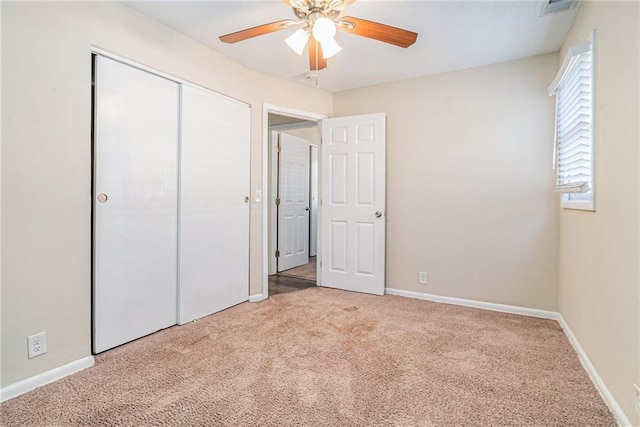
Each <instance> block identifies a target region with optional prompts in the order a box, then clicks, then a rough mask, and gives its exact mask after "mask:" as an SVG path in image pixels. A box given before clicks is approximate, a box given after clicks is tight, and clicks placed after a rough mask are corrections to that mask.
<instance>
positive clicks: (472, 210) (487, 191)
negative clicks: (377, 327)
mask: <svg viewBox="0 0 640 427" xmlns="http://www.w3.org/2000/svg"><path fill="white" fill-rule="evenodd" d="M556 68H557V55H555V54H549V55H544V56H537V57H533V58H528V59H523V60H518V61H513V62H508V63H503V64H497V65H491V66H487V67H481V68H474V69H469V70H464V71H458V72H453V73H447V74H440V75H435V76H429V77H423V78H418V79H412V80H406V81H402V82H396V83H390V84H383V85H377V86H372V87H366V88H362V89H355V90H350V91H345V92H339V93H336V94H334V115H336V116H341V115H350V114H364V113H372V112H385V113H386V114H387V218H388V228H387V278H386V283H387V287H390V288H396V289H402V290H407V291H415V292H426V293H432V294H438V295H446V296H452V297H460V298H469V299H474V300H481V301H490V302H497V303H504V304H513V305H519V306H525V307H534V308H540V309H547V310H555V309H556V294H557V287H556V282H557V261H556V259H557V255H558V253H557V205H558V200H557V198H556V196H555V195H554V194H553V192H552V191H551V188H552V187H553V184H554V175H553V171H552V170H551V159H552V144H553V120H554V119H553V114H554V112H553V108H554V104H553V100H552V99H551V98H550V97H549V96H548V95H547V94H546V88H547V86H548V84H549V82H550V81H551V80H552V78H553V76H554V74H555V70H556ZM418 271H426V272H427V273H428V280H429V284H428V285H427V286H424V285H419V284H418Z"/></svg>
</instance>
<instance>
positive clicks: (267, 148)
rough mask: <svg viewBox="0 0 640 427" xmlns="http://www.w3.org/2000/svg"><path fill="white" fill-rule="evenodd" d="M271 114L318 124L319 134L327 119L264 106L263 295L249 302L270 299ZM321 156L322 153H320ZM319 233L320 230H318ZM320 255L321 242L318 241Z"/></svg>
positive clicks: (300, 111) (320, 147)
mask: <svg viewBox="0 0 640 427" xmlns="http://www.w3.org/2000/svg"><path fill="white" fill-rule="evenodd" d="M269 114H277V115H279V116H286V117H292V118H296V119H302V120H307V121H310V122H316V123H317V124H318V132H320V121H321V120H322V119H326V118H327V116H326V115H325V114H319V113H312V112H309V111H303V110H297V109H294V108H288V107H282V106H278V105H272V104H267V103H263V104H262V195H263V197H262V293H261V294H257V295H251V296H249V301H252V302H257V301H262V300H264V299H266V298H268V297H269V255H270V253H269V250H270V249H269V248H270V243H271V242H270V240H271V239H270V236H269V231H270V227H269V210H270V209H269V206H270V204H271V202H270V201H269V200H268V198H269V181H270V179H269V176H270V174H271V170H272V166H271V142H270V130H269ZM318 150H322V145H321V144H320V145H318ZM318 155H320V151H319V152H318ZM321 211H322V208H321V206H318V218H320V216H321V215H322V213H321ZM318 233H320V230H319V229H318ZM318 253H320V242H319V239H318ZM317 283H318V285H320V284H321V283H322V281H321V276H320V274H318V277H317Z"/></svg>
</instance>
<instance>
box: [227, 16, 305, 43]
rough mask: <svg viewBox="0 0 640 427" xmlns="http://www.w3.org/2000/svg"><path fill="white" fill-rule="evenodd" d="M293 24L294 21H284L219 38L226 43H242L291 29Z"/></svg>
mask: <svg viewBox="0 0 640 427" xmlns="http://www.w3.org/2000/svg"><path fill="white" fill-rule="evenodd" d="M292 23H293V21H291V20H290V19H284V20H282V21H276V22H271V23H269V24H264V25H258V26H257V27H252V28H247V29H246V30H241V31H236V32H235V33H230V34H225V35H224V36H220V37H219V38H220V41H222V42H225V43H236V42H241V41H243V40H247V39H250V38H252V37H257V36H261V35H263V34H269V33H273V32H275V31H280V30H284V29H285V28H289V27H290V26H291V24H292Z"/></svg>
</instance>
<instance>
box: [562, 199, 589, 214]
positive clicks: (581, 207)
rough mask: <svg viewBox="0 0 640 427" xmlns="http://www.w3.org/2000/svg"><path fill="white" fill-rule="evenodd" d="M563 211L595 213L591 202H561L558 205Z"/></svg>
mask: <svg viewBox="0 0 640 427" xmlns="http://www.w3.org/2000/svg"><path fill="white" fill-rule="evenodd" d="M560 206H561V207H562V208H563V209H572V210H578V211H588V212H595V211H596V209H595V205H594V203H593V200H563V201H562V204H561V205H560Z"/></svg>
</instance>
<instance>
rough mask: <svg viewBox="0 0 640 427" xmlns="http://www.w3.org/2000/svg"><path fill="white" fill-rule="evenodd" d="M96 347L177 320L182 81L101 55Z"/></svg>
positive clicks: (97, 112)
mask: <svg viewBox="0 0 640 427" xmlns="http://www.w3.org/2000/svg"><path fill="white" fill-rule="evenodd" d="M96 61H97V62H96V81H95V84H96V109H95V122H94V123H95V131H94V136H95V149H94V156H95V157H94V161H95V169H94V170H95V172H94V173H95V176H94V194H93V197H94V281H93V283H94V289H93V292H94V307H93V321H94V322H93V326H94V334H93V336H94V339H93V350H94V352H96V353H99V352H102V351H104V350H107V349H109V348H112V347H115V346H117V345H120V344H123V343H125V342H128V341H131V340H133V339H136V338H139V337H141V336H144V335H147V334H150V333H152V332H155V331H157V330H159V329H163V328H166V327H168V326H171V325H174V324H175V323H176V306H177V295H176V292H177V291H176V279H177V223H178V218H177V208H178V205H177V201H178V194H177V192H178V176H177V171H178V164H177V158H178V157H177V152H178V123H179V85H178V84H177V83H175V82H172V81H170V80H167V79H165V78H162V77H158V76H156V75H153V74H150V73H147V72H145V71H141V70H139V69H137V68H134V67H130V66H128V65H124V64H122V63H120V62H117V61H114V60H111V59H108V58H104V57H101V56H98V57H97V58H96Z"/></svg>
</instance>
